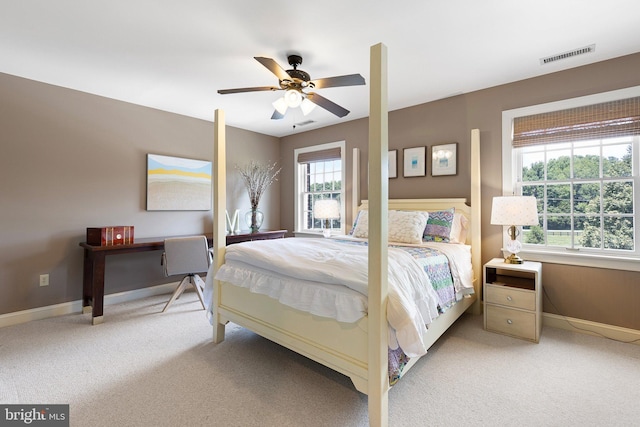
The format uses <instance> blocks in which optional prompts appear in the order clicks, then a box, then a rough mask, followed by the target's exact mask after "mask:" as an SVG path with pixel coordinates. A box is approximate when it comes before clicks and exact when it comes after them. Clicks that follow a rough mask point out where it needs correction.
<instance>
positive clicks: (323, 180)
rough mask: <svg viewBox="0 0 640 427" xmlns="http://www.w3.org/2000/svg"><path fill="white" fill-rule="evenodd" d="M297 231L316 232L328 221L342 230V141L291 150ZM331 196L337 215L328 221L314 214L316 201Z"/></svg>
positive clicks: (343, 175)
mask: <svg viewBox="0 0 640 427" xmlns="http://www.w3.org/2000/svg"><path fill="white" fill-rule="evenodd" d="M294 162H295V165H296V167H295V171H296V172H295V174H296V176H295V180H296V181H295V182H296V185H295V197H296V203H295V210H296V212H295V227H296V232H312V233H319V232H321V231H322V230H323V229H324V228H325V227H326V226H327V225H328V227H329V229H330V230H331V231H332V232H334V233H340V234H344V232H345V231H344V230H345V227H344V221H343V219H344V215H345V208H344V200H345V197H344V182H345V142H344V141H340V142H332V143H328V144H321V145H315V146H312V147H305V148H298V149H296V150H294ZM321 199H334V200H337V201H338V202H339V204H340V218H338V219H331V220H329V221H328V222H325V221H322V220H320V219H318V218H316V217H315V215H314V212H313V209H314V206H315V202H316V201H318V200H321Z"/></svg>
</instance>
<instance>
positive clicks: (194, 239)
mask: <svg viewBox="0 0 640 427" xmlns="http://www.w3.org/2000/svg"><path fill="white" fill-rule="evenodd" d="M162 264H163V265H164V274H165V276H173V275H176V274H186V276H185V277H184V278H183V279H182V281H181V282H180V284H179V285H178V287H177V288H176V290H175V291H174V292H173V295H171V299H170V300H169V302H167V305H165V306H164V309H163V310H162V312H163V313H164V312H165V311H166V310H167V308H169V306H170V305H171V304H172V303H173V302H174V301H175V300H176V299H178V298H179V297H180V295H182V293H183V292H184V290H185V289H186V288H187V286H188V285H191V286H193V287H194V288H195V290H196V293H197V294H198V298H199V299H200V303H201V304H202V308H204V300H203V298H202V290H203V289H204V281H203V280H202V279H201V278H200V276H199V275H198V273H204V272H206V271H207V270H209V266H210V265H211V253H210V252H209V246H208V244H207V238H206V237H205V236H191V237H171V238H168V239H165V241H164V253H163V254H162Z"/></svg>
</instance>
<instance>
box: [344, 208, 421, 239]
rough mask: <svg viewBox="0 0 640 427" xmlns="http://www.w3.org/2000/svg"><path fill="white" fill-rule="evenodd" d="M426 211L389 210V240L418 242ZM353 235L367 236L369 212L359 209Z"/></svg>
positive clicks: (365, 237)
mask: <svg viewBox="0 0 640 427" xmlns="http://www.w3.org/2000/svg"><path fill="white" fill-rule="evenodd" d="M428 218H429V214H428V213H427V212H413V211H393V210H391V211H389V221H388V227H389V241H390V242H398V243H420V242H421V241H422V234H423V232H424V228H425V227H426V225H427V219H428ZM353 237H359V238H363V239H368V238H369V212H368V211H366V210H362V211H360V213H359V214H358V218H357V221H356V225H355V227H354V229H353Z"/></svg>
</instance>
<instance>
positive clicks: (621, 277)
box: [281, 54, 640, 330]
mask: <svg viewBox="0 0 640 427" xmlns="http://www.w3.org/2000/svg"><path fill="white" fill-rule="evenodd" d="M638 70H640V54H635V55H630V56H626V57H621V58H617V59H614V60H610V61H605V62H601V63H597V64H593V65H589V66H585V67H580V68H575V69H572V70H568V71H564V72H558V73H554V74H548V75H546V76H542V77H538V78H533V79H529V80H524V81H520V82H515V83H511V84H506V85H502V86H497V87H493V88H489V89H485V90H482V91H477V92H473V93H469V94H465V95H460V96H455V97H452V98H447V99H443V100H439V101H436V102H431V103H427V104H422V105H418V106H415V107H410V108H406V109H403V110H397V111H393V112H390V113H389V148H390V149H398V150H399V151H398V163H399V168H398V175H399V177H398V178H397V179H392V180H390V182H389V197H391V198H417V197H423V198H424V197H427V198H428V197H469V193H470V188H469V154H470V153H469V135H470V131H471V129H473V128H478V129H480V138H481V158H482V159H481V162H482V259H483V262H486V261H488V260H489V259H491V258H493V257H499V256H501V253H500V247H501V244H502V239H501V232H502V230H501V227H498V226H492V225H490V224H489V218H490V216H491V200H492V198H493V197H494V196H497V195H500V194H501V187H502V169H501V168H502V166H501V155H502V153H501V150H502V146H501V144H502V131H501V129H502V123H501V120H502V111H503V110H509V109H513V108H518V107H523V106H528V105H535V104H540V103H545V102H551V101H557V100H561V99H567V98H574V97H577V96H583V95H588V94H593V93H598V92H605V91H609V90H614V89H621V88H625V87H630V86H637V85H640V73H638ZM394 78H395V77H394V76H389V79H390V80H392V79H394ZM399 78H400V77H399ZM367 132H368V128H367V120H366V119H363V120H356V121H352V122H346V123H344V124H341V125H338V126H331V127H327V128H323V129H318V130H314V131H310V132H306V133H300V134H296V135H292V136H288V137H285V138H282V142H281V145H282V148H281V156H282V158H283V159H284V160H285V162H286V163H285V164H286V165H287V168H286V170H285V173H284V176H283V180H282V186H281V192H282V195H283V198H282V203H281V212H282V220H281V224H282V226H283V227H284V228H288V229H289V230H291V229H292V228H293V224H294V222H293V209H294V208H293V191H294V190H293V176H292V174H293V150H294V149H295V148H298V147H301V146H308V145H313V144H321V143H325V142H332V141H338V140H346V143H347V169H348V170H347V177H349V178H348V179H350V177H351V162H352V157H351V155H352V154H351V153H352V149H353V148H354V147H357V148H360V149H361V150H362V154H361V171H362V175H361V198H362V199H365V198H366V197H367V188H366V182H367V179H366V169H367V167H366V162H367V144H368V143H367ZM449 142H458V144H459V145H458V154H459V159H458V161H459V163H458V175H457V176H455V177H432V176H429V175H430V165H428V176H426V177H420V178H402V169H401V166H400V164H401V159H402V149H403V148H408V147H415V146H421V145H426V146H428V147H431V146H432V145H437V144H442V143H449ZM346 188H347V203H348V204H347V208H349V207H350V206H351V205H350V203H351V186H350V184H347V186H346ZM347 217H348V218H347V220H348V221H351V218H352V216H351V214H350V213H349V214H348V215H347ZM543 283H544V289H545V293H546V296H545V299H544V311H545V312H549V313H555V314H558V313H561V314H563V315H566V316H569V317H575V318H579V319H585V320H590V321H594V322H601V323H606V324H611V325H617V326H622V327H626V328H632V329H638V330H640V310H638V307H639V304H640V285H639V284H640V273H635V272H624V271H616V270H608V269H595V268H584V267H582V268H581V267H570V266H562V265H558V264H545V265H544V266H543Z"/></svg>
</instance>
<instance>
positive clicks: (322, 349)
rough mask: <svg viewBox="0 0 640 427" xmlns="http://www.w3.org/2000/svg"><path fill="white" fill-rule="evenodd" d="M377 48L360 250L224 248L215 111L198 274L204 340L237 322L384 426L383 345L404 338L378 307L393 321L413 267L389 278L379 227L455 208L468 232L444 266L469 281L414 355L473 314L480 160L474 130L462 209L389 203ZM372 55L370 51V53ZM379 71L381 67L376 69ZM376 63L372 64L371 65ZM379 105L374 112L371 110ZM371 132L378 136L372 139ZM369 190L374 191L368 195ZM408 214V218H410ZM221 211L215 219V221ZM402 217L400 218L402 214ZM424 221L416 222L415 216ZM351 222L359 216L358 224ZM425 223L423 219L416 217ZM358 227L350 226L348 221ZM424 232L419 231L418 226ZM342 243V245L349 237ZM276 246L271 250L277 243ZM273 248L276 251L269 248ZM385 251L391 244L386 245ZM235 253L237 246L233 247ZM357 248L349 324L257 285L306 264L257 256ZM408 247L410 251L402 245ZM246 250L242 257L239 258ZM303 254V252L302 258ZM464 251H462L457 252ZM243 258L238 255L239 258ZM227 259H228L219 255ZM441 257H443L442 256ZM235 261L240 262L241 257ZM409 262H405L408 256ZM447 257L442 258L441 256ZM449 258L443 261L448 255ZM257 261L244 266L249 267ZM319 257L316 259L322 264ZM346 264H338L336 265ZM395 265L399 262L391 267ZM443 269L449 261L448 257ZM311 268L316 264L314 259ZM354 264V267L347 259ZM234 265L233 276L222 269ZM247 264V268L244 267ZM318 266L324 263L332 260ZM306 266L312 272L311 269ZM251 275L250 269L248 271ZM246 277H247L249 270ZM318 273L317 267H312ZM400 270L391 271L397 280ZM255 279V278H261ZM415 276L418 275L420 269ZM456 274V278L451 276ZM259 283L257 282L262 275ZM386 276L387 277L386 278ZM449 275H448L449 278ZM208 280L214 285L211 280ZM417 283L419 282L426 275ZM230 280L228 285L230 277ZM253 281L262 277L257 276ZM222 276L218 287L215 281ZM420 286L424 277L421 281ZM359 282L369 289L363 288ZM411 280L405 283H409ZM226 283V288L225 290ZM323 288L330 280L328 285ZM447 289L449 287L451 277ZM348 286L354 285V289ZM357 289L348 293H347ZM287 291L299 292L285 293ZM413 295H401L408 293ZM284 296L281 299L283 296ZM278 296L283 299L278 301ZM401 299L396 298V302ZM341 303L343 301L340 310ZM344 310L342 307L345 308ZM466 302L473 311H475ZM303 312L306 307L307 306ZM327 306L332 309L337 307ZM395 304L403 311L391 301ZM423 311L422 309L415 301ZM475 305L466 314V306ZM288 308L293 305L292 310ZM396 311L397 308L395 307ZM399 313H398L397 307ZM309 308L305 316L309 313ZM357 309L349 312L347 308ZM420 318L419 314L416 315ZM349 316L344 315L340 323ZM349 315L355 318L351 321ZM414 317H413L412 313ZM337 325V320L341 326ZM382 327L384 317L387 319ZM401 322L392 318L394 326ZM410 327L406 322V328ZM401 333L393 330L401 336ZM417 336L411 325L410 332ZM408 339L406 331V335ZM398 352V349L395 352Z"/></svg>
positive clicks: (454, 204)
mask: <svg viewBox="0 0 640 427" xmlns="http://www.w3.org/2000/svg"><path fill="white" fill-rule="evenodd" d="M380 46H381V45H377V46H374V47H373V48H372V73H371V86H372V101H371V102H372V112H371V115H370V122H371V123H373V126H375V124H376V123H380V122H381V123H382V125H381V126H380V129H382V133H380V132H377V131H376V130H375V129H374V130H372V129H371V126H372V125H371V124H370V140H371V141H370V147H369V148H370V150H369V173H370V177H369V185H370V187H369V197H370V199H369V200H368V201H363V203H362V205H361V206H360V210H361V212H368V214H369V221H368V227H369V228H368V236H367V237H368V238H367V239H366V240H367V242H366V243H364V244H363V243H362V240H363V239H358V238H352V240H354V241H347V242H335V241H333V239H301V238H286V239H277V240H271V241H260V242H249V243H241V244H239V245H233V246H230V247H228V248H226V247H225V239H224V238H225V223H224V221H225V218H224V212H225V198H226V191H225V189H226V181H225V178H226V168H225V146H224V140H225V134H224V113H223V112H222V111H219V110H218V111H216V118H215V125H216V131H215V132H216V133H215V153H214V162H215V164H216V165H217V166H218V170H217V171H216V176H215V178H214V186H215V187H214V211H213V212H214V264H213V265H212V269H211V270H210V274H208V275H207V285H208V286H209V292H211V293H212V296H211V307H210V309H209V311H210V314H211V319H210V320H211V322H212V324H213V339H214V341H215V342H216V343H219V342H222V341H223V340H224V328H225V324H226V323H227V322H233V323H236V324H238V325H240V326H242V327H245V328H247V329H249V330H252V331H254V332H256V333H257V334H259V335H261V336H263V337H265V338H267V339H269V340H271V341H274V342H276V343H278V344H280V345H283V346H285V347H287V348H289V349H291V350H293V351H295V352H297V353H300V354H302V355H304V356H306V357H308V358H310V359H313V360H315V361H317V362H319V363H321V364H323V365H325V366H327V367H329V368H331V369H334V370H336V371H338V372H341V373H342V374H344V375H347V376H348V377H350V378H351V380H352V381H353V384H354V385H355V387H356V389H357V390H359V391H360V392H362V393H365V394H368V395H369V419H370V423H372V424H386V418H387V417H388V414H387V392H388V389H389V387H390V386H389V382H390V379H389V370H388V357H390V355H391V353H390V352H389V349H390V348H391V347H394V345H391V343H390V341H392V340H393V339H394V338H396V339H397V341H396V345H395V347H397V343H402V341H403V339H404V338H406V334H405V333H404V332H399V333H398V336H397V337H396V336H394V334H393V331H395V329H396V328H392V327H389V324H388V323H387V314H386V313H387V308H388V304H389V314H390V315H393V313H392V310H391V308H390V307H391V305H392V303H393V301H397V298H396V297H397V293H398V291H397V288H396V283H395V282H396V281H397V280H396V276H397V275H398V274H401V275H403V274H408V273H407V271H409V272H411V271H413V270H411V268H414V266H412V267H411V268H409V264H411V263H412V261H408V264H406V265H405V267H404V268H400V269H399V270H397V271H395V272H394V271H393V270H392V265H391V264H397V262H406V259H405V258H403V257H404V256H405V254H402V255H399V254H398V253H397V252H398V251H400V250H401V249H399V248H397V247H396V246H402V245H396V243H395V242H389V240H388V234H387V233H386V230H387V226H388V225H391V224H389V223H388V221H389V222H391V215H392V214H394V213H395V212H404V213H407V215H412V220H413V219H415V218H416V217H419V216H420V214H419V213H418V212H420V211H423V212H431V213H433V212H435V211H439V212H440V211H444V210H450V209H453V210H455V213H456V214H458V216H459V217H462V218H463V220H464V219H466V220H467V221H466V222H467V224H468V229H467V233H466V238H464V239H463V241H462V242H460V243H459V244H457V246H460V247H465V248H468V250H467V251H466V252H467V253H468V258H464V256H463V258H462V261H454V262H453V264H456V263H459V264H462V265H463V266H464V265H465V264H467V263H468V264H470V266H469V269H468V273H465V272H464V271H463V272H462V273H460V274H462V275H465V274H468V275H469V277H468V282H467V283H466V284H463V285H459V286H457V287H455V290H454V291H452V292H454V294H455V295H456V296H455V297H454V298H453V300H452V301H450V303H448V304H446V307H439V309H438V313H435V314H433V313H432V316H431V317H432V319H425V323H428V327H424V326H425V325H422V326H423V328H422V329H423V331H422V332H424V333H422V332H421V333H420V335H421V336H420V337H419V342H418V344H417V347H418V349H417V350H415V351H414V349H413V348H412V351H411V352H408V353H411V354H418V355H419V354H420V353H423V352H421V351H420V349H421V348H423V349H424V352H426V349H428V348H429V347H430V346H431V345H432V344H433V343H434V342H435V341H436V340H437V339H438V338H439V337H440V336H441V335H442V334H443V333H444V332H445V331H446V330H447V328H448V327H449V326H450V325H452V324H453V323H454V322H455V320H456V319H457V318H458V317H459V316H460V315H461V314H462V313H464V312H465V311H466V310H468V309H469V308H472V309H474V310H476V311H477V312H478V313H479V302H478V299H479V295H480V293H481V282H482V280H481V276H480V275H481V266H480V262H481V261H480V259H481V258H480V245H481V242H480V168H479V164H480V159H479V157H480V156H479V131H478V130H475V129H474V130H472V132H471V141H470V147H471V150H470V152H471V174H470V175H471V187H470V188H471V194H470V202H471V204H470V206H469V205H467V204H466V200H465V199H430V200H388V197H387V192H386V186H387V185H388V181H387V177H386V172H385V171H384V168H386V164H387V163H386V154H387V152H388V144H387V140H386V134H385V133H386V110H385V108H386V99H384V96H385V88H386V82H384V81H383V80H384V79H382V78H381V76H383V75H384V72H381V71H380V69H381V68H383V67H384V66H386V65H385V64H384V62H385V61H386V53H385V52H384V51H382V54H381V53H380V51H379V49H382V48H383V47H382V48H381V47H380ZM376 49H378V50H376ZM380 64H382V65H380ZM378 65H380V67H378V68H376V67H377V66H378ZM376 88H383V89H382V91H381V92H380V91H379V92H378V93H374V92H375V90H376ZM376 106H378V107H379V106H382V108H376ZM376 134H378V137H376ZM376 182H377V183H380V184H379V185H378V186H377V187H380V188H382V191H378V190H376V184H375V183H376ZM409 212H411V214H409ZM221 213H222V214H221ZM403 215H404V214H403ZM423 216H424V215H423ZM358 221H360V219H359V220H358ZM425 221H426V220H425ZM356 225H357V224H356ZM422 227H423V228H424V224H423V223H422ZM349 239H350V238H347V240H349ZM311 240H313V241H315V242H316V246H315V247H316V249H317V250H316V251H315V252H314V250H313V249H310V248H313V246H309V245H312V242H306V243H303V241H311ZM276 242H277V243H276ZM272 244H277V245H278V246H276V249H269V248H273V247H272V246H269V245H272ZM289 244H299V245H306V246H304V247H303V248H302V249H300V248H298V247H295V248H294V249H291V250H289V252H287V251H288V249H286V245H289ZM388 244H391V245H392V246H393V247H391V248H390V247H389V246H388ZM336 245H337V246H338V249H335V250H336V251H337V254H338V255H330V253H329V252H328V251H329V250H334V249H333V247H334V246H336ZM438 245H451V246H453V245H454V243H443V242H436V244H434V245H432V246H434V247H435V248H436V249H437V247H438ZM236 246H237V248H236ZM363 246H364V248H365V249H364V250H365V251H366V252H365V253H366V254H368V259H369V261H368V264H367V266H366V267H365V270H364V273H363V274H364V277H365V278H364V280H365V287H366V289H365V290H364V291H362V290H361V289H360V291H361V292H360V294H361V295H360V297H361V299H364V305H362V306H361V307H364V309H360V311H363V313H362V315H361V316H360V318H358V319H348V320H349V321H341V320H337V319H336V317H338V318H340V316H339V315H335V316H331V315H325V314H323V315H318V314H317V313H316V314H312V313H313V312H314V310H313V309H309V310H307V311H305V310H304V309H301V307H302V308H304V305H305V304H304V303H303V304H297V305H296V303H295V302H291V301H284V303H283V302H280V301H279V299H280V300H282V298H281V296H282V295H281V293H277V292H275V291H273V290H271V289H268V288H267V287H266V286H265V287H262V285H263V284H264V283H265V282H273V281H276V282H279V283H285V282H286V283H285V284H286V286H289V285H291V286H293V285H295V283H294V282H296V281H299V282H303V279H304V278H305V277H306V276H304V275H305V274H306V273H305V272H304V271H301V270H300V269H301V267H302V265H303V264H313V263H309V262H296V261H293V259H292V258H291V260H292V262H291V265H292V266H293V267H294V269H295V270H296V272H294V273H290V274H291V275H290V276H287V277H285V278H283V275H285V274H289V273H283V272H281V271H275V270H271V269H270V268H271V267H270V266H271V265H272V264H274V263H275V261H273V260H272V259H271V258H266V255H265V258H263V255H262V254H263V253H269V252H271V253H272V254H275V255H276V258H277V257H279V258H280V259H281V261H283V260H284V261H283V262H284V263H285V264H286V262H287V259H290V258H288V257H289V256H290V255H291V254H293V253H295V252H301V253H302V254H303V256H304V254H306V253H312V254H313V255H310V256H308V259H311V258H314V257H316V256H315V253H316V252H317V254H320V255H321V256H320V258H322V256H324V257H325V258H326V259H329V258H331V259H337V260H338V261H341V262H343V263H346V265H353V264H350V263H351V261H352V260H354V259H355V258H358V257H359V256H360V255H359V254H360V253H361V252H357V251H358V250H360V249H361V248H362V247H363ZM408 246H410V248H409V251H415V249H416V248H415V246H423V245H422V244H421V243H420V244H417V245H412V244H409V245H408ZM411 246H414V247H413V248H411ZM254 247H260V248H261V249H260V250H261V252H251V250H253V249H252V248H254ZM246 248H249V249H247V250H249V252H247V253H244V252H245V249H246ZM305 251H311V252H305ZM462 252H463V253H464V252H465V251H464V250H463V251H462ZM243 253H244V255H243ZM226 254H229V259H225V258H226ZM445 254H446V251H445ZM243 256H245V257H248V258H242V257H243ZM407 256H408V255H407ZM445 258H447V256H445ZM449 258H450V257H449ZM255 259H257V260H258V261H256V262H253V261H251V260H255ZM326 259H325V260H326ZM345 259H347V261H345ZM397 259H400V260H401V261H397ZM449 261H450V262H449V264H452V263H451V261H453V259H452V258H450V259H449ZM319 262H320V263H319V264H317V265H322V260H320V261H319ZM353 262H354V263H355V262H356V261H353ZM234 263H235V267H238V266H239V269H236V270H233V269H231V270H229V269H230V268H231V267H233V266H234V265H233V264H234ZM250 264H254V265H250ZM327 265H333V264H331V263H329V264H327ZM311 268H313V265H312V266H311ZM252 269H253V270H252ZM254 270H255V271H254ZM316 270H319V269H316ZM398 271H400V273H398ZM333 273H334V272H333V271H332V270H330V269H328V268H327V267H326V266H325V268H324V269H323V270H322V271H320V277H316V276H314V277H313V278H311V279H310V280H311V282H313V283H308V282H309V281H307V282H305V283H306V284H307V285H309V286H311V285H313V286H315V285H317V284H318V283H319V282H321V281H324V279H323V277H324V278H326V277H333V280H335V281H338V282H339V281H340V280H342V279H343V278H344V277H347V279H350V276H349V275H346V276H343V275H340V274H333ZM351 273H353V275H356V276H359V277H360V276H362V274H360V273H362V272H361V271H359V270H355V269H354V270H353V271H352V272H350V273H349V274H351ZM260 274H262V275H263V276H260ZM415 274H423V275H425V274H424V271H422V273H420V272H419V271H418V272H417V273H415ZM456 274H458V273H456ZM265 275H266V277H267V279H264V277H265ZM387 275H389V277H387ZM452 275H453V276H454V277H455V274H453V273H452ZM214 276H215V277H216V279H213V277H214ZM425 276H426V275H425ZM234 277H235V279H234ZM260 277H262V279H260ZM218 279H223V280H218ZM427 280H428V279H427ZM366 281H368V283H366ZM409 281H411V279H409ZM232 282H235V284H234V283H232ZM329 282H330V281H329ZM454 282H455V280H454ZM356 285H357V284H356ZM330 286H332V287H333V288H332V289H333V291H332V292H334V294H333V295H334V300H336V301H338V300H340V301H342V300H341V299H340V298H341V297H340V298H338V297H335V294H336V293H337V294H340V295H342V293H345V292H346V293H350V292H352V291H353V292H356V293H358V290H357V288H358V286H351V288H350V289H349V290H348V291H345V292H343V291H342V290H340V285H339V284H338V283H330ZM354 289H356V291H354ZM296 292H298V293H300V292H302V293H303V294H304V291H293V293H294V294H295V293H296ZM412 292H413V293H415V289H414V290H413V291H409V293H412ZM287 298H288V297H287ZM285 299H286V298H285ZM401 299H402V298H401ZM345 304H346V305H349V304H350V303H345ZM345 304H343V305H345ZM474 304H475V306H474ZM311 305H312V304H311ZM336 305H340V304H338V303H336ZM400 305H402V304H400ZM424 305H428V304H424ZM472 306H474V307H472ZM293 307H297V308H293ZM403 307H404V306H403ZM405 308H406V307H405ZM308 311H311V312H308ZM356 311H357V310H356ZM405 311H409V312H410V314H411V313H413V314H414V319H415V318H416V314H415V310H413V308H412V307H409V308H407V310H405ZM418 311H420V310H418ZM347 317H348V316H347ZM356 317H357V316H356ZM417 318H420V316H417ZM342 320H344V319H342ZM390 321H391V320H390ZM398 322H400V323H402V322H403V321H402V320H400V321H396V323H398ZM414 323H415V322H414ZM400 329H401V328H399V329H398V331H400ZM418 329H419V328H418ZM412 333H415V332H409V335H411V334H412ZM400 347H402V345H400ZM418 359H419V356H411V357H409V359H408V361H407V360H406V358H404V359H403V363H402V365H403V367H402V369H401V370H400V371H399V372H397V373H396V375H397V378H399V377H400V376H402V375H404V374H405V373H406V372H407V371H408V370H409V369H410V368H411V366H413V364H414V363H415V362H416V361H417V360H418Z"/></svg>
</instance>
